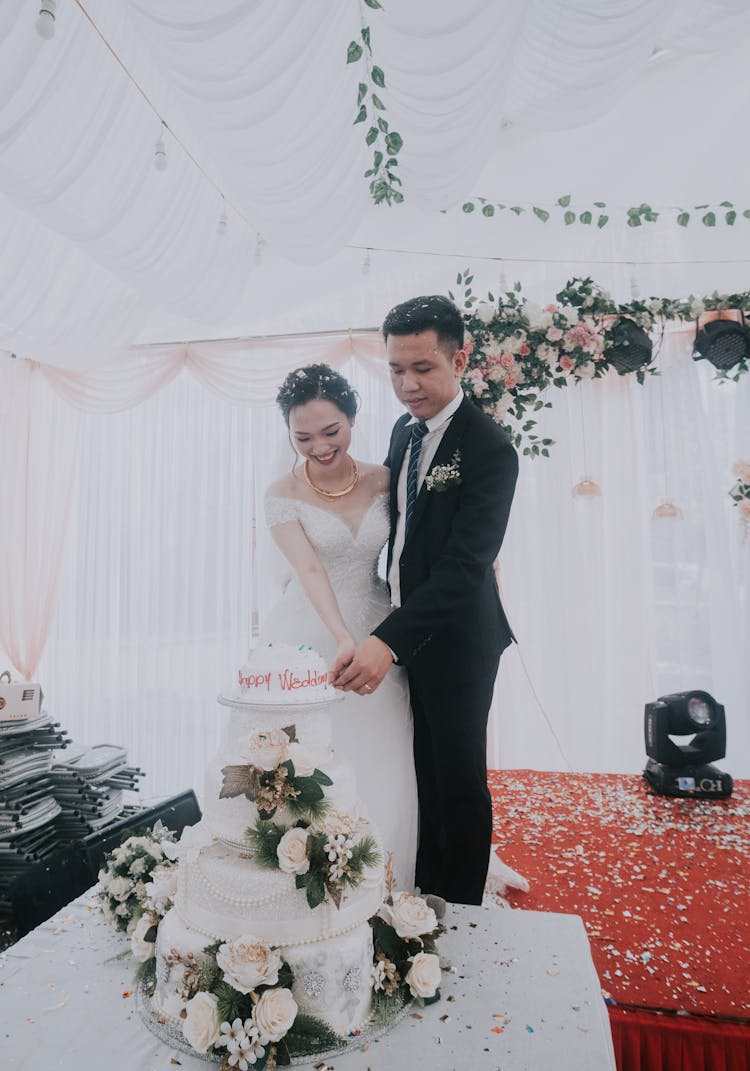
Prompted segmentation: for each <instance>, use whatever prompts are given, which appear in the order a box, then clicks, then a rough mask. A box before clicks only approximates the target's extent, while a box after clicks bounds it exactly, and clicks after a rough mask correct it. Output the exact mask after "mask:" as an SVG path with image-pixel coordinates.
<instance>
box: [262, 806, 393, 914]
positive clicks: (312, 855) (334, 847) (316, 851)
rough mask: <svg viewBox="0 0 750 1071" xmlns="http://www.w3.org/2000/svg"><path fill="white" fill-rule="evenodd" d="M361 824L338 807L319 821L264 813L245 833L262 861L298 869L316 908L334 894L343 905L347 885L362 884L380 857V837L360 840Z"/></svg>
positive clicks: (292, 870)
mask: <svg viewBox="0 0 750 1071" xmlns="http://www.w3.org/2000/svg"><path fill="white" fill-rule="evenodd" d="M358 824H359V823H357V822H356V821H355V820H354V819H352V818H350V817H349V816H348V815H346V814H343V813H341V812H338V811H334V812H331V813H330V814H327V815H326V816H325V817H324V818H323V819H322V820H321V821H319V822H316V823H310V822H308V821H305V820H304V819H301V820H300V821H299V822H298V823H297V824H296V825H294V826H288V825H283V824H281V823H278V822H269V821H264V820H263V819H262V818H259V819H258V821H257V822H256V824H255V825H254V826H251V827H250V828H249V829H248V830H247V832H246V834H245V836H246V839H247V841H248V844H249V845H250V847H251V850H252V851H253V855H254V858H255V861H256V863H258V865H259V866H264V867H270V868H272V869H277V870H283V871H284V873H286V874H294V879H295V884H296V886H297V888H298V889H305V893H306V896H307V902H308V904H309V905H310V907H311V908H315V907H317V906H318V905H319V904H322V903H323V901H324V900H326V899H328V898H330V899H331V901H332V902H333V903H334V904H335V905H336V907H340V905H341V898H342V896H343V894H344V892H345V890H346V889H356V888H357V887H358V886H359V885H361V884H362V881H363V879H364V877H365V874H366V872H367V871H368V870H371V869H372V868H373V867H376V866H377V865H378V863H379V862H380V852H379V851H378V848H377V844H376V843H375V839H374V838H373V837H371V836H369V835H367V836H364V837H360V838H359V839H357V835H356V834H357V828H358Z"/></svg>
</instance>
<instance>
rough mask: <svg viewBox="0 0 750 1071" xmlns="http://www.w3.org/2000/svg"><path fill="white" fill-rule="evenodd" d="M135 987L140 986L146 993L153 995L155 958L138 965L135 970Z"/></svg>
mask: <svg viewBox="0 0 750 1071" xmlns="http://www.w3.org/2000/svg"><path fill="white" fill-rule="evenodd" d="M135 982H136V985H142V986H143V988H144V989H145V990H146V991H147V992H148V993H153V991H154V987H155V985H156V957H155V956H152V957H151V959H147V960H146V962H145V963H139V964H138V966H137V967H136V969H135Z"/></svg>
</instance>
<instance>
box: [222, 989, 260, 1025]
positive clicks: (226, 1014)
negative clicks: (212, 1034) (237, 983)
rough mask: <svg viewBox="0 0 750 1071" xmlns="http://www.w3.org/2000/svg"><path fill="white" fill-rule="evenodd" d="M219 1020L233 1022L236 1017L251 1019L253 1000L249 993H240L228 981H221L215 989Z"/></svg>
mask: <svg viewBox="0 0 750 1071" xmlns="http://www.w3.org/2000/svg"><path fill="white" fill-rule="evenodd" d="M213 992H214V996H215V997H216V1010H217V1012H218V1014H219V1021H220V1022H222V1023H233V1022H234V1020H235V1019H242V1020H243V1021H244V1020H245V1019H249V1018H250V1016H251V1015H252V1014H253V1002H252V999H251V998H250V996H249V994H245V993H238V992H237V990H236V989H233V988H232V986H231V985H228V984H227V983H226V982H219V984H218V985H217V986H216V988H215V989H214V991H213Z"/></svg>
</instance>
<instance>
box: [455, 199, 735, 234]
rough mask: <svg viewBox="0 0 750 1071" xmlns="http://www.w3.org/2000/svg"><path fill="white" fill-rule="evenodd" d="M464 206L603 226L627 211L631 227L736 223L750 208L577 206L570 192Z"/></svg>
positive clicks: (488, 213) (487, 213)
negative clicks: (539, 200) (538, 201)
mask: <svg viewBox="0 0 750 1071" xmlns="http://www.w3.org/2000/svg"><path fill="white" fill-rule="evenodd" d="M461 208H462V211H463V212H465V213H466V214H467V215H470V214H471V213H472V212H478V213H479V214H480V215H482V216H485V217H486V218H487V219H492V218H493V217H494V216H495V214H496V213H500V212H506V211H507V212H513V213H514V214H515V215H517V216H520V215H522V214H523V213H524V212H530V213H531V214H532V215H534V216H536V218H537V219H538V220H540V221H541V222H542V223H548V222H549V220H550V219H552V218H555V217H556V218H558V219H562V222H563V223H564V224H565V226H566V227H570V226H572V225H573V224H574V223H580V224H583V225H584V226H587V227H588V226H591V225H593V224H596V226H597V227H598V228H599V229H600V230H601V229H602V227H606V226H607V224H608V223H609V222H610V221H611V220H612V219H613V218H614V213H615V212H617V213H618V214H619V213H624V220H625V222H626V223H627V225H628V226H629V227H641V226H642V225H643V224H644V223H656V222H657V221H658V220H660V219H661V220H663V221H671V222H673V223H675V224H676V225H677V226H678V227H687V226H688V225H689V224H691V223H693V224H696V223H702V224H703V226H704V227H717V226H719V225H724V226H727V227H733V226H734V225H735V223H736V222H737V220H738V219H750V208H745V209H740V208H738V207H737V206H736V205H735V204H734V203H733V202H732V201H721V202H719V204H717V205H710V204H702V205H694V206H693V207H692V208H690V209H686V208H680V207H676V206H669V207H667V208H654V207H653V206H652V205H650V204H646V203H645V202H642V203H641V204H640V205H630V206H629V207H625V208H623V207H622V206H620V205H612V206H608V205H607V202H606V201H594V202H593V205H592V206H590V207H585V208H582V209H574V208H573V206H572V204H571V196H570V194H569V193H566V194H564V195H563V196H562V197H558V199H557V201H555V203H554V204H553V205H546V206H542V205H535V204H528V203H525V204H515V205H512V204H504V203H502V202H500V201H489V200H488V199H487V198H486V197H474V198H471V199H470V200H468V201H464V203H463V205H462V206H461Z"/></svg>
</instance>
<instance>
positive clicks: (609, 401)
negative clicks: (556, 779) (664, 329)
mask: <svg viewBox="0 0 750 1071" xmlns="http://www.w3.org/2000/svg"><path fill="white" fill-rule="evenodd" d="M693 335H694V331H693V329H685V328H680V329H676V330H672V331H669V332H668V333H667V335H666V337H665V339H664V341H663V344H662V348H661V351H660V353H659V358H658V363H659V367H660V371H661V373H662V374H661V375H660V376H658V377H653V378H650V379H648V380H647V382H646V384H645V386H644V387H640V386H638V385H637V384H636V383H633V382H631V381H630V380H629V379H620V378H619V377H617V376H616V375H614V374H612V375H610V376H607V377H606V378H605V379H603V380H599V381H593V382H591V383H586V384H581V385H580V386H578V387H575V388H571V389H569V390H568V391H566V392H564V393H563V394H562V395H556V396H555V398H554V408H553V409H552V410H551V411H548V412H545V413H543V417H542V421H541V424H542V426H543V429H544V431H545V432H546V433H548V434H550V435H551V436H552V437H553V438H554V439H555V440H556V445H555V446H554V447H553V449H552V456H551V458H550V459H549V461H545V462H542V461H539V460H537V461H534V462H528V461H526V462H522V465H521V474H520V478H519V484H518V490H517V495H516V500H515V502H514V506H513V512H512V515H511V522H510V525H509V529H508V535H507V538H506V542H505V545H504V548H503V553H502V563H503V571H502V576H503V587H504V591H505V596H506V604H507V609H508V611H509V614H510V616H511V620H512V624H513V627H514V629H515V630H516V634H517V636H518V640H519V645H518V647H517V648H515V647H511V648H510V649H509V650H508V651H507V652H506V654H505V655H504V656H503V663H502V665H501V670H500V675H499V679H498V687H497V689H496V697H495V718H494V719H493V735H492V738H491V744H492V746H491V752H490V761H491V762H492V763H493V764H495V765H497V766H502V767H509V768H517V767H523V766H531V767H534V768H543V769H544V768H547V769H563V770H564V769H567V768H569V766H572V767H573V768H575V769H580V770H612V771H623V772H626V771H635V770H639V769H642V767H643V765H644V763H645V752H644V747H643V707H644V703H646V702H647V701H649V700H653V699H655V698H657V696H659V695H663V694H666V693H668V692H670V691H684V690H685V689H688V688H704V689H705V690H707V691H708V692H710V693H711V694H712V695H713V696H714V697H715V698H716V699H717V700H718V701H719V702H722V703H724V705H725V707H726V711H727V758H726V760H725V762H723V763H720V765H721V766H722V767H723V768H725V769H727V770H729V772H731V773H733V774H734V775H735V776H745V777H747V776H748V775H749V774H750V678H749V670H748V660H747V650H748V635H749V633H748V627H749V625H748V623H749V622H750V606H749V605H748V589H747V586H748V575H749V574H748V561H749V560H750V550H749V543H750V538H748V537H746V536H745V534H744V532H743V529H742V526H741V524H740V519H739V516H738V511H737V510H736V509H735V508H734V507H733V506H732V504H731V499H730V498H729V496H728V494H727V492H728V490H729V488H730V487H731V485H732V483H733V482H734V479H735V478H734V477H733V476H732V471H731V469H732V464H733V462H734V461H736V460H739V459H740V458H741V457H743V456H744V457H745V458H748V457H750V383H748V382H747V381H746V380H744V379H743V380H742V381H741V382H740V383H739V384H734V383H724V384H719V383H717V381H716V380H715V377H714V374H713V369H712V368H711V367H710V366H707V365H706V363H705V362H702V363H700V364H695V363H694V362H693V361H692V360H691V359H690V355H691V350H692V341H693ZM584 450H585V452H584ZM584 475H586V476H588V477H590V478H591V479H593V480H594V481H595V482H596V483H597V484H598V485H599V487H600V489H601V495H600V496H592V497H588V496H584V497H580V496H573V495H572V493H571V492H572V489H573V487H574V486H575V484H576V483H577V482H578V481H579V480H580V479H581V478H582V477H583V476H584ZM665 498H671V499H673V500H674V503H675V505H676V506H677V507H678V508H679V509H680V510H681V512H682V516H681V517H674V518H668V517H665V518H653V516H652V514H653V510H654V509H655V507H657V506H658V505H659V504H660V503H661V502H662V500H663V499H665ZM548 722H549V723H551V725H552V727H553V728H554V730H555V733H554V734H553V732H551V731H550V728H549V724H548ZM555 734H556V735H557V737H558V738H559V740H560V743H561V748H560V747H558V744H557V742H556V740H555Z"/></svg>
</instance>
